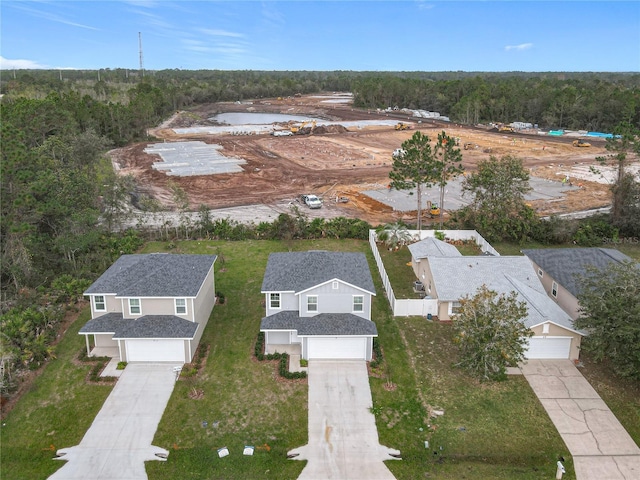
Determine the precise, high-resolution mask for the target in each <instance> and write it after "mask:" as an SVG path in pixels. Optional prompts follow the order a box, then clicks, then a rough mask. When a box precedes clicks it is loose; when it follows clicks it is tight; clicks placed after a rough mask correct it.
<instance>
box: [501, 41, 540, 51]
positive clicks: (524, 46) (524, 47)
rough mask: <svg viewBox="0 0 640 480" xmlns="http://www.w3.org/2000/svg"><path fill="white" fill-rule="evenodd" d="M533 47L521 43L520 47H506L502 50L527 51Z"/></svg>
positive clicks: (530, 44) (531, 44)
mask: <svg viewBox="0 0 640 480" xmlns="http://www.w3.org/2000/svg"><path fill="white" fill-rule="evenodd" d="M531 47H533V43H521V44H520V45H507V46H506V47H504V49H505V50H506V51H507V52H508V51H509V50H528V49H530V48H531Z"/></svg>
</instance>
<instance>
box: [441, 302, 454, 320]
mask: <svg viewBox="0 0 640 480" xmlns="http://www.w3.org/2000/svg"><path fill="white" fill-rule="evenodd" d="M438 320H440V321H447V320H451V317H450V316H449V302H438Z"/></svg>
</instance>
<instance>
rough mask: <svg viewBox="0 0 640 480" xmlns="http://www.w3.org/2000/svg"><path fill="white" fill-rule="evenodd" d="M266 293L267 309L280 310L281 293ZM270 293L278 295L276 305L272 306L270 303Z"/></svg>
mask: <svg viewBox="0 0 640 480" xmlns="http://www.w3.org/2000/svg"><path fill="white" fill-rule="evenodd" d="M266 295H267V301H268V302H269V310H281V309H282V294H281V293H280V292H269V293H267V294H266ZM271 295H277V296H278V306H277V307H274V306H273V305H272V303H271V300H272V299H271Z"/></svg>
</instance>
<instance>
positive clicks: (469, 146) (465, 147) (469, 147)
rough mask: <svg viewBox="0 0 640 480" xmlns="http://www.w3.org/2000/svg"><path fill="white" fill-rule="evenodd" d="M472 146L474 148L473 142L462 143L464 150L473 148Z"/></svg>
mask: <svg viewBox="0 0 640 480" xmlns="http://www.w3.org/2000/svg"><path fill="white" fill-rule="evenodd" d="M474 148H476V145H475V143H465V144H464V149H465V150H473V149H474Z"/></svg>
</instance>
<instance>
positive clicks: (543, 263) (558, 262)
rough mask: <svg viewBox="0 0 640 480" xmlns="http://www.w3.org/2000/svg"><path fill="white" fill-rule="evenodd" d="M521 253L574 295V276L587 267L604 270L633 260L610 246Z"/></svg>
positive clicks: (576, 285)
mask: <svg viewBox="0 0 640 480" xmlns="http://www.w3.org/2000/svg"><path fill="white" fill-rule="evenodd" d="M522 253H524V254H525V255H526V256H527V257H528V258H530V259H531V260H532V261H533V262H535V263H536V265H538V266H539V267H540V268H542V270H544V271H545V272H546V273H547V274H549V275H550V276H551V277H553V279H554V280H555V281H556V282H558V283H559V284H560V285H562V286H563V287H564V288H566V289H567V291H569V292H570V293H571V294H572V295H573V296H574V297H577V296H578V294H579V293H580V292H579V288H578V282H577V278H576V277H577V276H579V275H584V274H585V273H587V268H588V267H590V266H592V267H595V268H597V269H598V270H604V269H606V268H607V267H608V266H609V265H610V264H612V263H624V262H633V259H631V258H630V257H628V256H626V255H625V254H624V253H621V252H619V251H618V250H614V249H612V248H540V249H529V250H523V251H522Z"/></svg>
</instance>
